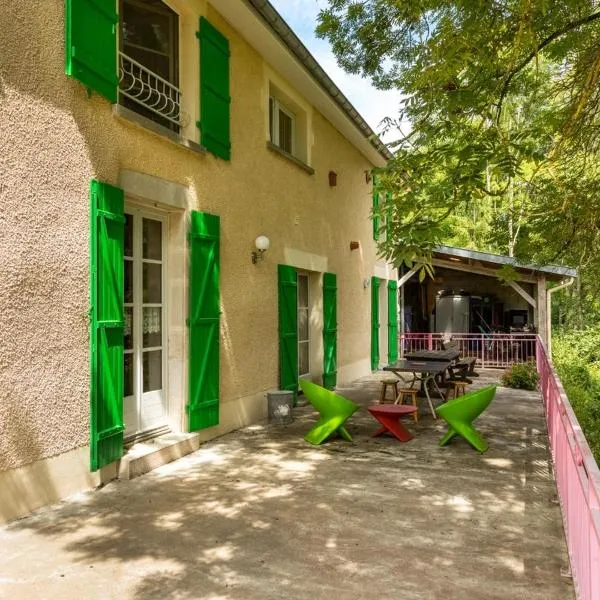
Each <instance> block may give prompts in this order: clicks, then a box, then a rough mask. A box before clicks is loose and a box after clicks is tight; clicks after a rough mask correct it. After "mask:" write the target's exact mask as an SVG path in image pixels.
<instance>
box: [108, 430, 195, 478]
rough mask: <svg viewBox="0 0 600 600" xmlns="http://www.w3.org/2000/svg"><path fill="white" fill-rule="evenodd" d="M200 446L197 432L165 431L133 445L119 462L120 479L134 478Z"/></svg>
mask: <svg viewBox="0 0 600 600" xmlns="http://www.w3.org/2000/svg"><path fill="white" fill-rule="evenodd" d="M199 447H200V435H199V434H197V433H165V434H163V435H160V436H158V437H156V438H153V439H151V440H146V441H144V442H138V443H136V444H133V446H131V447H130V448H129V449H128V450H127V452H126V454H125V456H123V458H122V459H121V460H120V463H119V479H133V478H134V477H139V476H140V475H143V474H144V473H148V472H149V471H152V470H153V469H156V468H158V467H161V466H162V465H166V464H167V463H170V462H172V461H174V460H177V459H178V458H181V457H182V456H185V455H186V454H190V453H191V452H195V451H196V450H198V448H199Z"/></svg>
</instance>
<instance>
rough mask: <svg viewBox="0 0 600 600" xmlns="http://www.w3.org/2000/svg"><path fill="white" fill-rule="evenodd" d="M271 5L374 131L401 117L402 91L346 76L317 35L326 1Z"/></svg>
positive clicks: (293, 0)
mask: <svg viewBox="0 0 600 600" xmlns="http://www.w3.org/2000/svg"><path fill="white" fill-rule="evenodd" d="M271 3H272V4H273V6H275V8H276V10H277V11H278V12H279V13H280V14H281V16H282V17H283V18H284V19H285V20H286V21H287V23H288V24H289V25H290V27H291V28H292V29H293V30H294V32H295V33H296V35H298V37H299V38H300V39H301V40H302V41H303V43H304V44H305V45H306V47H307V48H308V49H309V51H310V52H311V53H312V54H313V56H314V57H315V59H316V60H317V61H318V62H319V64H320V65H321V66H322V67H323V69H324V70H325V71H326V72H327V74H328V75H329V76H330V77H331V79H332V80H333V81H334V82H335V84H336V85H337V86H338V87H339V88H340V90H342V92H343V93H344V94H345V96H346V97H347V98H348V100H350V102H352V104H353V105H354V107H355V108H356V110H358V112H359V113H360V114H361V115H362V116H363V118H364V119H365V121H367V123H368V124H369V125H370V126H371V128H372V129H373V130H375V131H376V132H379V131H380V130H381V127H380V123H381V121H382V120H383V119H384V118H385V117H391V118H393V119H395V118H397V117H398V110H399V104H400V98H401V94H400V92H398V91H381V90H377V89H375V88H374V87H373V86H372V84H371V82H370V81H369V80H368V79H363V78H362V77H359V76H358V75H351V74H349V73H346V72H345V71H344V70H343V69H341V68H340V67H339V66H338V65H337V62H336V58H335V56H334V55H333V53H332V52H331V50H330V49H329V45H328V43H327V42H326V41H324V40H320V39H318V38H317V37H316V36H315V33H314V30H315V26H316V23H317V15H318V13H319V10H320V9H323V8H326V7H327V6H328V4H329V3H328V1H327V0H271ZM396 137H397V135H394V134H393V133H390V134H388V135H387V136H386V137H385V138H384V139H385V141H388V142H389V141H391V140H393V139H394V138H396Z"/></svg>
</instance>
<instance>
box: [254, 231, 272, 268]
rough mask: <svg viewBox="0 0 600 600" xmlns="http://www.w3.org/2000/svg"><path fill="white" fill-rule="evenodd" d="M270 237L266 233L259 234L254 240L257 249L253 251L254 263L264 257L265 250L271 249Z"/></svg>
mask: <svg viewBox="0 0 600 600" xmlns="http://www.w3.org/2000/svg"><path fill="white" fill-rule="evenodd" d="M269 244H270V241H269V238H268V237H267V236H266V235H259V236H258V237H257V238H256V239H255V240H254V245H255V246H256V250H253V251H252V264H253V265H255V264H256V263H257V262H258V261H259V260H262V259H263V258H264V254H265V252H266V251H267V250H268V249H269Z"/></svg>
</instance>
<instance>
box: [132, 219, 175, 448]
mask: <svg viewBox="0 0 600 600" xmlns="http://www.w3.org/2000/svg"><path fill="white" fill-rule="evenodd" d="M125 211H126V212H125V252H124V256H125V265H124V267H125V268H124V271H125V352H124V364H123V375H124V398H123V413H124V421H125V437H131V436H133V435H136V434H140V433H142V432H147V431H151V430H156V429H160V428H163V427H165V426H166V424H167V409H166V391H165V373H166V368H165V361H166V358H167V348H166V336H165V331H164V330H165V328H164V323H165V303H164V298H165V281H166V274H165V267H166V264H165V260H164V259H165V246H166V245H165V229H166V228H165V220H164V219H163V218H162V217H160V216H157V215H154V214H152V213H145V212H143V211H141V210H137V209H133V210H131V211H129V210H128V209H125Z"/></svg>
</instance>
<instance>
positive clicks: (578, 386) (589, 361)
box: [552, 326, 600, 463]
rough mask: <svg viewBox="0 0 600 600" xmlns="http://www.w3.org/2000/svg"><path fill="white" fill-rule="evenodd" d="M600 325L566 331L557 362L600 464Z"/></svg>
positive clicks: (557, 344)
mask: <svg viewBox="0 0 600 600" xmlns="http://www.w3.org/2000/svg"><path fill="white" fill-rule="evenodd" d="M599 344H600V326H596V327H590V328H587V329H585V330H581V331H572V330H571V331H570V332H563V333H561V334H560V335H557V336H555V339H554V341H553V351H552V355H553V360H554V364H555V367H556V370H557V372H558V375H559V377H560V379H561V381H562V383H563V386H564V388H565V392H566V394H567V396H568V398H569V401H570V403H571V405H572V407H573V410H574V411H575V414H576V415H577V419H578V421H579V424H580V425H581V428H582V429H583V432H584V434H585V437H586V439H587V441H588V444H589V445H590V448H591V449H592V452H593V453H594V456H595V458H596V461H598V462H599V463H600V346H599Z"/></svg>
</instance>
